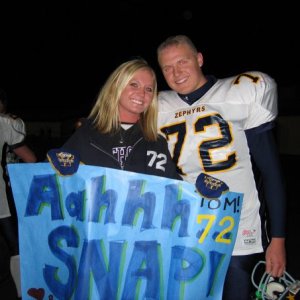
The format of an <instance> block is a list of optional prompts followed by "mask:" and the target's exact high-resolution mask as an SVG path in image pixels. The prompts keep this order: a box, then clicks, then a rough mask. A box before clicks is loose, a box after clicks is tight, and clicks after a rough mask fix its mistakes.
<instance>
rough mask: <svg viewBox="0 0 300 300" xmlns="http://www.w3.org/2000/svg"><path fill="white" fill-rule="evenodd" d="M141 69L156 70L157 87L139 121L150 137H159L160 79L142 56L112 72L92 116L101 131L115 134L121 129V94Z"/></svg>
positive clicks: (154, 76)
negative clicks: (158, 84) (158, 102)
mask: <svg viewBox="0 0 300 300" xmlns="http://www.w3.org/2000/svg"><path fill="white" fill-rule="evenodd" d="M140 69H147V70H149V71H150V72H151V73H152V75H153V79H154V87H153V99H152V101H151V104H150V105H149V107H148V108H147V109H146V110H145V111H144V112H143V113H141V116H140V119H139V124H140V127H141V130H142V132H143V135H144V138H145V139H146V140H148V141H156V140H157V137H158V133H157V132H158V130H157V112H158V104H157V79H156V75H155V72H154V70H153V69H152V68H151V67H150V65H149V64H148V63H147V62H146V61H145V60H144V59H141V58H138V59H133V60H130V61H127V62H124V63H122V64H121V65H120V66H119V67H117V68H116V69H115V70H114V71H113V72H112V73H111V74H110V76H109V77H108V79H107V80H106V82H105V83H104V85H103V86H102V88H101V89H100V92H99V94H98V97H97V100H96V103H95V105H94V107H93V108H92V110H91V112H90V114H89V118H91V119H93V122H94V125H95V127H96V128H97V129H98V130H99V131H100V132H101V133H115V132H117V131H119V130H120V127H121V122H120V118H119V108H118V106H119V101H120V96H121V94H122V92H123V90H124V89H125V87H126V86H127V84H128V83H129V81H130V80H131V79H132V77H133V76H134V74H135V72H136V71H138V70H140Z"/></svg>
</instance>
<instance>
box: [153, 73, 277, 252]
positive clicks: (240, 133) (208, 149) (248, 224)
mask: <svg viewBox="0 0 300 300" xmlns="http://www.w3.org/2000/svg"><path fill="white" fill-rule="evenodd" d="M276 116H277V86H276V83H275V81H274V80H273V79H272V78H271V77H269V76H268V75H266V74H264V73H261V72H249V73H243V74H240V75H238V76H234V77H231V78H226V79H219V80H217V82H216V83H215V84H214V85H213V86H212V87H211V88H210V89H209V90H208V91H207V92H206V93H205V94H204V95H203V96H202V97H201V98H200V99H198V100H197V101H195V102H194V103H193V104H192V105H188V104H187V103H186V102H184V101H183V100H182V99H181V98H180V97H179V96H178V95H177V93H176V92H174V91H162V92H160V93H159V115H158V125H159V129H160V131H161V133H162V134H163V135H164V136H165V137H166V139H167V141H168V144H169V150H170V153H171V155H172V157H173V160H174V162H175V163H176V164H177V167H178V169H179V170H180V172H181V173H182V174H183V175H182V177H183V179H184V180H186V181H188V182H190V183H193V184H195V182H196V179H197V177H198V175H199V174H200V173H206V174H209V175H211V176H214V177H216V178H219V179H221V180H222V181H224V182H225V183H226V184H227V185H228V186H229V189H230V190H231V191H233V192H239V193H243V194H244V198H243V207H242V212H241V218H240V224H239V230H238V235H237V239H236V243H235V247H234V251H233V254H234V255H246V254H251V253H258V252H262V250H263V249H262V243H261V221H260V216H259V206H260V202H259V199H258V193H257V190H256V185H255V180H254V175H253V172H252V165H251V160H250V154H249V148H248V144H247V139H246V135H245V130H246V129H250V128H254V127H257V126H259V125H262V124H264V123H267V122H270V121H272V120H274V119H275V118H276Z"/></svg>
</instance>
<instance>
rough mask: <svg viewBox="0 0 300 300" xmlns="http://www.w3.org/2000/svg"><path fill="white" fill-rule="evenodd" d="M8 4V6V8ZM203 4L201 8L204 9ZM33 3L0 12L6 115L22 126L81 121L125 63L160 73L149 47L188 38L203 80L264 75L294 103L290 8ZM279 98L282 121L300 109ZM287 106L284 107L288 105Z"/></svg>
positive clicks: (295, 50) (293, 15)
mask: <svg viewBox="0 0 300 300" xmlns="http://www.w3.org/2000/svg"><path fill="white" fill-rule="evenodd" d="M7 2H8V1H7ZM203 3H204V2H203ZM203 3H202V2H199V1H183V2H181V3H176V2H174V1H161V3H157V2H156V1H141V0H127V1H111V2H109V3H104V2H103V1H101V2H100V1H98V2H97V4H95V2H91V1H78V2H77V1H74V2H72V1H61V2H60V3H56V2H49V1H40V2H39V3H37V2H36V3H33V2H30V3H28V1H26V3H25V2H24V3H19V4H16V3H15V2H11V3H10V4H1V6H0V36H1V56H0V59H1V61H0V66H1V68H0V86H1V87H2V88H4V89H5V90H6V91H7V93H8V95H9V100H10V110H11V111H14V112H16V113H18V114H20V115H21V116H23V117H25V118H29V119H41V120H43V119H49V120H50V119H60V118H67V117H69V116H72V115H82V114H84V113H85V112H88V111H89V110H90V108H91V105H92V104H93V101H94V99H95V96H96V94H97V92H98V90H99V88H100V86H101V84H102V83H103V81H104V80H105V79H106V78H107V76H108V75H109V73H110V72H111V71H112V70H113V69H114V68H115V67H116V66H117V65H118V64H120V63H121V62H123V61H124V60H127V59H129V58H130V57H132V56H143V57H144V58H146V59H147V60H148V61H149V62H150V63H151V64H152V65H153V67H154V68H155V69H157V71H158V77H159V86H160V88H163V87H165V83H164V80H163V79H162V77H161V74H160V71H159V69H158V66H157V62H156V47H157V46H158V44H159V43H160V42H161V41H162V40H163V39H165V38H166V37H167V36H169V35H173V34H187V35H189V36H190V37H191V38H192V39H193V41H194V42H195V43H196V46H197V47H198V49H199V50H200V51H201V52H202V53H203V55H204V59H205V64H204V71H205V72H206V73H213V74H215V75H216V76H217V77H225V76H229V75H233V74H235V73H238V72H243V71H246V70H254V69H255V70H260V71H263V72H266V73H269V74H270V75H271V76H272V77H274V78H275V79H276V81H277V83H278V85H279V92H281V90H283V92H284V93H287V90H289V91H288V94H289V98H292V97H293V96H294V94H295V93H298V94H299V92H298V91H296V88H295V85H299V73H298V72H297V71H298V69H299V46H297V45H296V44H297V43H298V42H297V38H298V36H299V34H298V31H299V30H298V28H299V26H298V25H299V24H298V23H299V21H298V20H299V17H298V16H297V10H296V8H295V6H291V5H290V4H288V2H286V1H285V2H284V5H283V2H282V1H281V2H280V4H277V5H276V4H274V3H273V4H272V6H271V7H270V6H268V7H267V5H265V6H263V5H262V4H261V3H256V2H243V3H240V4H239V5H234V4H228V3H226V4H225V3H224V4H218V3H214V2H211V4H209V5H208V4H205V5H203ZM299 101H300V99H296V101H292V102H291V101H290V99H288V100H285V99H280V102H279V104H280V113H282V114H286V113H293V114H294V113H295V112H299V103H298V102H299ZM287 102H289V103H287Z"/></svg>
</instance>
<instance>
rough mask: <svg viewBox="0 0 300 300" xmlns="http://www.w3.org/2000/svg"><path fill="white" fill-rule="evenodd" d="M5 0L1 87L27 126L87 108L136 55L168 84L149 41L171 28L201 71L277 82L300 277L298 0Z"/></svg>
mask: <svg viewBox="0 0 300 300" xmlns="http://www.w3.org/2000/svg"><path fill="white" fill-rule="evenodd" d="M6 2H7V3H5V1H2V2H1V4H0V41H1V44H0V87H1V88H3V89H4V90H5V91H6V92H7V94H8V98H9V111H11V112H13V113H15V114H17V115H19V116H20V117H22V118H23V119H24V120H25V121H27V124H28V128H29V129H30V126H29V125H30V124H29V122H31V124H32V123H36V126H42V124H44V123H45V122H48V121H50V122H57V121H59V122H64V121H66V120H69V119H72V120H74V119H76V118H77V117H80V116H85V115H86V114H87V113H88V112H89V110H90V109H91V107H92V104H93V102H94V99H95V97H96V94H97V92H98V90H99V88H100V87H101V85H102V83H103V82H104V80H105V79H106V78H107V77H108V75H109V74H110V72H112V71H113V69H114V68H115V67H117V66H118V65H119V64H120V63H121V62H123V61H125V60H127V59H129V58H131V57H133V56H143V57H144V58H145V59H147V60H148V61H149V62H150V63H151V64H152V66H153V67H154V68H155V69H156V70H157V74H158V78H159V87H160V88H164V87H166V86H165V82H164V80H163V78H162V76H161V73H160V71H159V68H158V66H157V62H156V47H157V46H158V44H159V43H160V42H162V41H163V40H164V39H165V38H166V37H168V36H169V35H175V34H187V35H188V36H190V37H191V38H192V40H193V41H194V42H195V44H196V46H197V47H198V49H199V51H201V52H202V53H203V55H204V67H203V68H204V72H205V73H206V74H214V75H216V76H217V77H226V76H231V75H234V74H236V73H239V72H244V71H247V70H248V71H251V70H258V71H263V72H266V73H268V74H269V75H271V76H272V77H273V78H274V79H275V80H276V82H277V84H278V92H279V116H282V117H286V116H287V117H288V118H287V119H286V118H282V120H283V121H284V122H283V123H281V126H280V127H279V129H280V130H281V131H280V132H281V133H280V132H279V137H280V138H279V144H280V151H281V159H282V162H283V171H284V177H285V180H286V184H287V196H288V211H289V213H288V237H287V248H288V270H289V271H290V272H291V274H292V275H293V276H295V277H297V279H300V266H299V265H300V260H299V255H298V246H300V242H299V219H300V201H299V193H298V190H297V186H299V176H297V175H294V174H296V173H297V172H298V170H299V168H300V140H299V136H300V135H299V134H298V131H299V127H300V125H299V124H300V122H299V118H298V117H299V116H300V78H299V77H300V76H299V68H300V64H299V56H300V51H299V50H300V49H299V48H300V47H299V28H300V26H299V19H300V17H299V10H298V8H296V1H294V2H293V3H294V4H291V3H289V2H288V1H277V2H276V3H275V2H270V3H266V4H264V2H263V1H240V2H239V3H238V4H235V3H233V2H229V1H222V2H220V3H221V4H220V3H219V2H213V1H210V2H208V3H207V2H203V1H196V0H195V1H189V0H187V1H180V2H178V1H175V0H174V1H168V0H167V1H163V0H161V1H160V2H157V1H155V0H153V1H142V0H127V1H125V0H124V1H110V2H107V3H106V2H105V1H97V4H96V2H92V1H60V2H56V1H39V2H29V1H26V2H25V1H24V2H20V3H18V2H15V1H6ZM294 117H296V118H294ZM38 122H40V123H38ZM293 124H296V125H295V126H294V125H293ZM285 126H287V127H285ZM41 132H42V130H41ZM43 132H44V131H43ZM63 138H65V136H64V137H63ZM49 141H51V142H52V144H49ZM61 142H62V141H61V139H60V140H58V141H57V140H54V139H53V138H51V139H49V136H48V137H47V136H44V135H40V136H38V137H35V139H34V140H32V144H31V145H32V146H33V149H34V150H35V151H37V150H39V151H41V154H40V155H41V158H44V155H45V153H46V151H47V150H48V149H49V148H51V147H56V146H58V145H60V143H61ZM43 147H44V148H43ZM292 170H294V171H292Z"/></svg>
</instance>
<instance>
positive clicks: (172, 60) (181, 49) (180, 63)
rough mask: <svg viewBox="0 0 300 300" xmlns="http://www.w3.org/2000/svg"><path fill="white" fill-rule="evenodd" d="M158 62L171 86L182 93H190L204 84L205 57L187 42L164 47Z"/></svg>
mask: <svg viewBox="0 0 300 300" xmlns="http://www.w3.org/2000/svg"><path fill="white" fill-rule="evenodd" d="M158 62H159V65H160V67H161V70H162V72H163V75H164V77H165V80H166V81H167V83H168V85H169V87H170V88H171V89H172V90H174V91H176V92H177V93H180V94H189V93H191V92H193V91H195V90H196V89H198V88H199V87H200V86H202V85H203V80H205V77H204V76H203V74H202V71H201V66H202V64H203V57H202V54H201V53H195V52H194V51H192V49H191V48H190V47H189V46H188V45H185V44H180V45H171V46H168V47H167V48H165V49H163V50H162V51H161V52H160V53H159V56H158Z"/></svg>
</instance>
